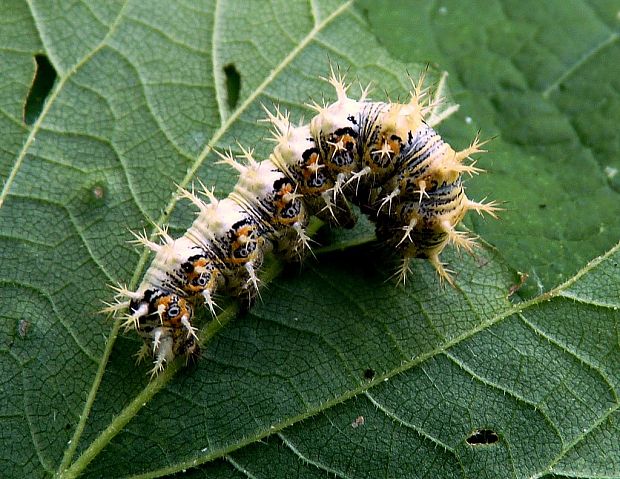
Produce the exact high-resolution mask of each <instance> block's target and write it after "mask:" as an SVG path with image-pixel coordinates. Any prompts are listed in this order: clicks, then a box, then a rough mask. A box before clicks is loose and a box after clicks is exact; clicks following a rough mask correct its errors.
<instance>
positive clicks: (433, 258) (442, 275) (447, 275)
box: [428, 253, 454, 286]
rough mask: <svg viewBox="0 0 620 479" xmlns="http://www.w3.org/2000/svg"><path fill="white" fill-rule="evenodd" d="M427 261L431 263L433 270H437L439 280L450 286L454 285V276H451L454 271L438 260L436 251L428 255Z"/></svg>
mask: <svg viewBox="0 0 620 479" xmlns="http://www.w3.org/2000/svg"><path fill="white" fill-rule="evenodd" d="M428 261H429V262H430V263H431V264H432V265H433V268H435V271H437V274H438V275H439V281H440V282H443V281H446V282H447V283H448V284H450V286H454V278H453V277H452V275H453V274H454V271H452V270H450V269H446V268H444V266H445V264H444V263H442V262H441V261H440V259H439V254H438V253H435V254H432V255H430V256H429V257H428Z"/></svg>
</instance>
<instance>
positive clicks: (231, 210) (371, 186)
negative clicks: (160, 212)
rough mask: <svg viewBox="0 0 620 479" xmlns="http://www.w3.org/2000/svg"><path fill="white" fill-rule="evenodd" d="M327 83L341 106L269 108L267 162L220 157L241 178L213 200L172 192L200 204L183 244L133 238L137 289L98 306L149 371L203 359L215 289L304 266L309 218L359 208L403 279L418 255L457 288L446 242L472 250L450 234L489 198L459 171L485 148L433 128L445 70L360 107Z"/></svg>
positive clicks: (246, 290)
mask: <svg viewBox="0 0 620 479" xmlns="http://www.w3.org/2000/svg"><path fill="white" fill-rule="evenodd" d="M327 81H328V82H329V83H330V84H331V85H332V86H333V88H334V89H335V92H336V101H335V102H333V103H330V104H323V105H318V104H316V103H314V104H313V105H311V107H312V108H313V109H314V110H315V111H316V115H315V116H314V117H313V118H312V119H311V121H310V122H309V123H307V124H298V125H294V124H292V123H291V121H290V118H289V115H288V114H287V113H286V112H282V111H281V110H279V109H278V108H275V110H274V111H269V110H268V109H266V108H265V111H266V113H267V121H268V122H270V123H271V126H272V138H271V139H272V140H273V142H274V148H273V150H272V152H271V153H270V154H269V155H268V157H267V158H264V159H256V158H255V157H254V154H253V152H252V151H251V150H247V149H244V148H243V147H242V146H239V147H240V150H241V154H240V155H239V156H234V155H233V153H232V152H231V151H228V152H225V153H218V154H219V155H220V158H221V162H222V163H225V164H227V165H229V166H230V167H232V168H233V169H234V170H235V171H236V172H237V174H238V176H239V179H238V181H237V183H236V185H235V187H234V188H233V190H232V191H231V193H230V194H229V195H228V196H227V197H226V198H223V199H218V198H217V197H216V196H215V195H214V194H213V191H211V190H208V189H207V188H205V187H204V185H202V184H201V190H200V191H198V192H195V191H194V189H193V188H192V189H191V190H185V189H182V188H180V192H179V197H180V198H183V199H186V200H189V201H190V202H191V203H192V204H193V205H194V207H196V208H197V217H196V218H195V220H194V222H193V224H192V225H191V226H190V228H189V229H188V230H187V231H186V232H185V233H184V235H183V236H182V237H180V238H178V239H173V238H172V237H170V235H169V234H168V233H167V232H166V231H165V230H164V229H159V230H158V231H157V234H158V236H159V237H160V239H161V242H155V241H151V240H150V239H148V238H147V237H146V235H145V234H138V235H136V242H138V243H139V244H141V245H143V246H145V247H147V248H148V249H150V250H151V251H153V253H154V258H153V261H152V263H151V265H150V267H149V268H148V270H147V271H146V273H145V275H144V278H143V279H142V282H141V284H140V285H139V286H138V288H137V289H136V290H135V291H130V290H128V289H127V288H125V287H118V288H117V289H116V295H115V301H114V302H113V303H112V304H109V305H108V306H107V308H106V309H105V311H107V312H110V313H114V314H119V313H121V312H124V316H125V323H124V324H125V326H126V328H127V329H135V330H136V331H137V332H138V334H139V335H140V336H141V337H142V338H143V339H144V343H145V345H144V347H143V348H142V350H141V356H151V357H152V358H153V362H154V365H153V368H152V370H151V372H152V374H156V373H157V372H159V371H160V370H161V369H162V368H163V367H164V366H165V363H167V362H169V361H170V360H172V359H173V358H175V357H177V356H186V357H188V358H190V357H193V356H195V355H196V354H197V353H198V349H199V347H198V341H197V334H196V328H195V327H194V326H193V314H194V309H195V307H196V306H197V305H199V304H201V303H203V304H204V305H205V306H206V307H207V308H208V309H209V310H210V311H211V312H212V314H214V315H215V307H216V304H215V301H214V298H215V296H216V295H217V294H227V295H230V296H235V297H240V298H245V299H246V301H248V302H251V301H252V300H253V299H254V298H255V297H256V296H257V295H259V292H260V281H259V277H258V271H259V270H260V268H261V266H262V264H263V260H264V257H265V255H266V254H267V253H268V252H270V251H273V252H274V253H275V254H276V255H278V256H279V257H281V258H284V259H285V260H287V261H301V260H302V259H303V258H304V256H305V255H306V254H307V253H308V252H309V251H310V247H309V243H310V239H309V238H308V235H307V233H306V228H307V225H308V221H309V217H310V216H317V217H319V218H320V219H322V220H324V221H326V222H329V223H331V224H332V225H338V226H341V227H352V226H353V225H354V224H355V222H356V220H357V217H356V213H355V212H354V210H353V208H352V205H356V206H357V207H359V209H360V211H361V212H362V213H363V214H365V215H367V216H368V218H369V219H370V220H371V221H373V222H374V223H375V227H376V235H377V238H378V240H379V241H380V242H381V243H382V244H383V245H385V246H386V247H387V248H389V249H390V250H391V251H394V252H395V254H396V255H397V256H399V257H400V259H401V265H400V267H399V268H398V271H397V272H396V276H398V278H399V281H400V282H403V283H404V282H405V281H406V279H407V278H408V276H409V274H410V263H411V260H412V259H414V258H424V259H426V260H428V261H429V262H430V263H431V264H432V266H433V267H434V268H435V270H436V271H437V273H438V275H439V278H440V279H441V280H442V281H446V282H448V283H450V284H454V278H453V272H452V271H450V270H449V269H447V268H446V267H445V265H444V264H443V263H442V262H441V260H440V254H441V253H442V251H443V250H444V249H445V247H446V246H447V245H448V244H452V245H453V246H455V247H456V248H457V249H462V250H464V251H466V252H472V251H473V249H474V248H475V246H476V238H475V237H473V236H471V235H469V234H468V233H466V232H463V231H459V230H458V229H457V226H458V224H459V223H460V222H461V220H462V219H463V217H464V215H465V214H466V213H467V211H469V210H473V211H475V212H477V213H479V214H489V215H491V216H493V217H496V213H497V211H498V210H499V208H498V205H497V204H496V203H495V202H489V203H485V202H484V201H482V202H476V201H473V200H470V199H468V198H467V196H466V195H465V190H464V187H463V184H462V176H463V175H464V174H467V175H469V176H471V175H474V174H478V173H480V172H481V171H482V170H480V169H479V168H477V167H476V166H475V160H473V159H472V155H476V154H478V153H482V152H484V150H483V149H482V147H483V145H484V143H485V142H483V141H480V139H479V136H476V137H475V138H474V140H473V141H472V143H471V144H470V145H469V146H468V147H467V148H465V149H463V150H460V151H457V150H454V149H453V148H452V147H451V146H450V145H449V144H448V143H447V142H445V141H444V140H443V139H442V138H441V136H440V135H439V134H438V133H437V132H436V131H435V129H434V128H433V127H434V126H435V125H436V124H437V123H439V122H440V121H441V120H443V119H445V118H447V117H448V116H449V115H451V114H452V113H453V112H454V111H455V110H456V108H457V107H456V106H454V105H446V104H445V102H444V101H443V97H444V93H445V75H444V76H442V77H441V78H440V80H439V83H438V85H437V87H436V89H435V91H434V93H432V92H431V91H430V90H429V89H428V88H424V87H423V83H424V79H423V76H422V77H421V78H420V79H419V81H417V82H412V83H413V87H412V90H411V92H410V97H409V100H408V101H407V102H406V103H392V102H381V101H371V100H370V99H368V97H367V96H368V89H364V90H363V91H362V94H361V97H360V98H359V99H357V100H355V99H353V98H350V97H349V96H348V90H349V85H348V84H346V82H345V80H344V77H343V76H341V75H340V74H339V73H336V72H334V71H333V69H332V71H331V76H330V77H329V78H328V79H327Z"/></svg>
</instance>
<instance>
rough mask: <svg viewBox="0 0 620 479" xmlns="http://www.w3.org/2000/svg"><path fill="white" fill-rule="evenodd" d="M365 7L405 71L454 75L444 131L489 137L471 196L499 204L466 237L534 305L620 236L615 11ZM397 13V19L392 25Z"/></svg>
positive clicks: (605, 4) (551, 5)
mask: <svg viewBox="0 0 620 479" xmlns="http://www.w3.org/2000/svg"><path fill="white" fill-rule="evenodd" d="M390 5H391V8H390V9H386V8H382V5H381V4H380V2H372V1H370V0H368V1H367V0H361V1H360V6H361V7H362V8H364V9H365V14H366V16H367V18H368V20H369V22H370V23H371V25H372V30H373V32H374V33H375V34H376V35H377V37H378V38H379V40H380V41H381V43H382V44H384V45H385V47H386V48H387V49H388V51H389V52H390V53H391V54H392V55H393V56H394V57H395V58H398V59H401V60H403V61H418V62H419V61H426V62H429V63H431V64H437V65H440V66H441V69H443V70H447V71H448V72H449V73H450V75H451V76H450V86H451V88H452V91H453V92H454V95H455V99H456V101H457V102H458V103H459V104H460V105H461V109H460V111H459V113H458V114H457V115H455V116H454V117H453V118H451V119H450V120H448V121H447V122H446V123H445V124H443V125H442V132H443V133H444V135H449V137H450V138H454V139H453V140H452V141H460V142H465V141H467V135H468V130H467V128H465V127H464V125H465V124H466V121H469V119H473V121H474V122H475V123H476V125H477V126H478V127H479V128H480V129H481V131H482V135H483V137H484V136H486V137H491V136H494V135H497V138H496V139H495V140H493V142H492V143H491V144H490V145H488V149H489V150H491V152H490V153H489V154H488V155H487V157H486V158H481V159H480V162H479V164H480V166H483V167H484V168H486V169H487V171H488V174H487V175H483V176H481V177H480V178H476V179H475V181H471V182H470V183H469V185H468V186H469V187H470V191H472V193H474V192H475V194H476V195H481V196H484V195H487V194H490V195H491V196H492V197H493V198H497V199H503V200H504V201H506V205H505V207H506V212H505V213H503V214H502V220H503V221H501V222H490V221H485V222H479V221H477V218H471V219H470V226H471V227H472V228H474V229H475V230H476V231H477V232H478V233H479V234H481V235H482V236H483V237H484V238H485V239H487V240H488V241H489V242H491V243H492V244H493V245H495V246H496V247H497V248H498V249H499V250H500V251H501V252H502V255H503V256H504V257H505V258H506V260H507V261H508V262H509V263H510V264H511V265H512V266H513V267H514V268H516V269H518V270H519V271H522V272H524V273H527V274H528V275H529V277H530V281H529V282H528V285H527V288H525V289H524V290H523V291H522V294H524V295H526V296H529V297H531V296H532V295H534V294H540V293H542V292H543V291H545V290H548V289H550V288H551V287H553V286H555V285H557V284H559V283H561V282H562V281H565V280H566V279H568V278H569V277H570V276H572V275H573V274H575V273H576V272H577V271H578V270H579V269H580V268H581V267H582V266H583V264H585V263H586V262H587V261H588V260H589V259H591V258H593V257H595V256H597V255H600V254H602V253H603V252H605V251H607V250H608V249H609V248H611V247H612V246H613V245H614V244H615V243H616V242H617V241H618V238H619V237H620V222H619V221H618V217H619V216H620V175H619V174H618V171H620V156H619V155H618V151H619V147H620V131H619V130H618V128H617V125H618V122H619V121H620V96H619V95H618V90H619V87H620V84H619V80H618V78H619V76H618V73H619V72H618V67H617V66H618V65H619V64H620V16H619V15H618V12H619V8H618V3H617V2H616V1H614V0H592V1H585V0H552V1H546V2H539V1H535V0H526V1H510V0H502V1H490V2H462V1H459V0H453V1H452V0H446V1H442V2H438V3H437V2H422V1H416V2H410V1H408V0H397V1H394V2H390ZM395 12H398V14H395Z"/></svg>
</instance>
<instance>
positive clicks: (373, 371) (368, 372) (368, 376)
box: [364, 368, 377, 380]
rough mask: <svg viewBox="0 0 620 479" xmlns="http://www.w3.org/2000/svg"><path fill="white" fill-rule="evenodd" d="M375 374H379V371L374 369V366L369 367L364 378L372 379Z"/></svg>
mask: <svg viewBox="0 0 620 479" xmlns="http://www.w3.org/2000/svg"><path fill="white" fill-rule="evenodd" d="M375 374H377V373H376V372H375V370H374V369H372V368H368V369H366V370H365V371H364V379H368V380H371V379H372V378H374V377H375Z"/></svg>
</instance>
